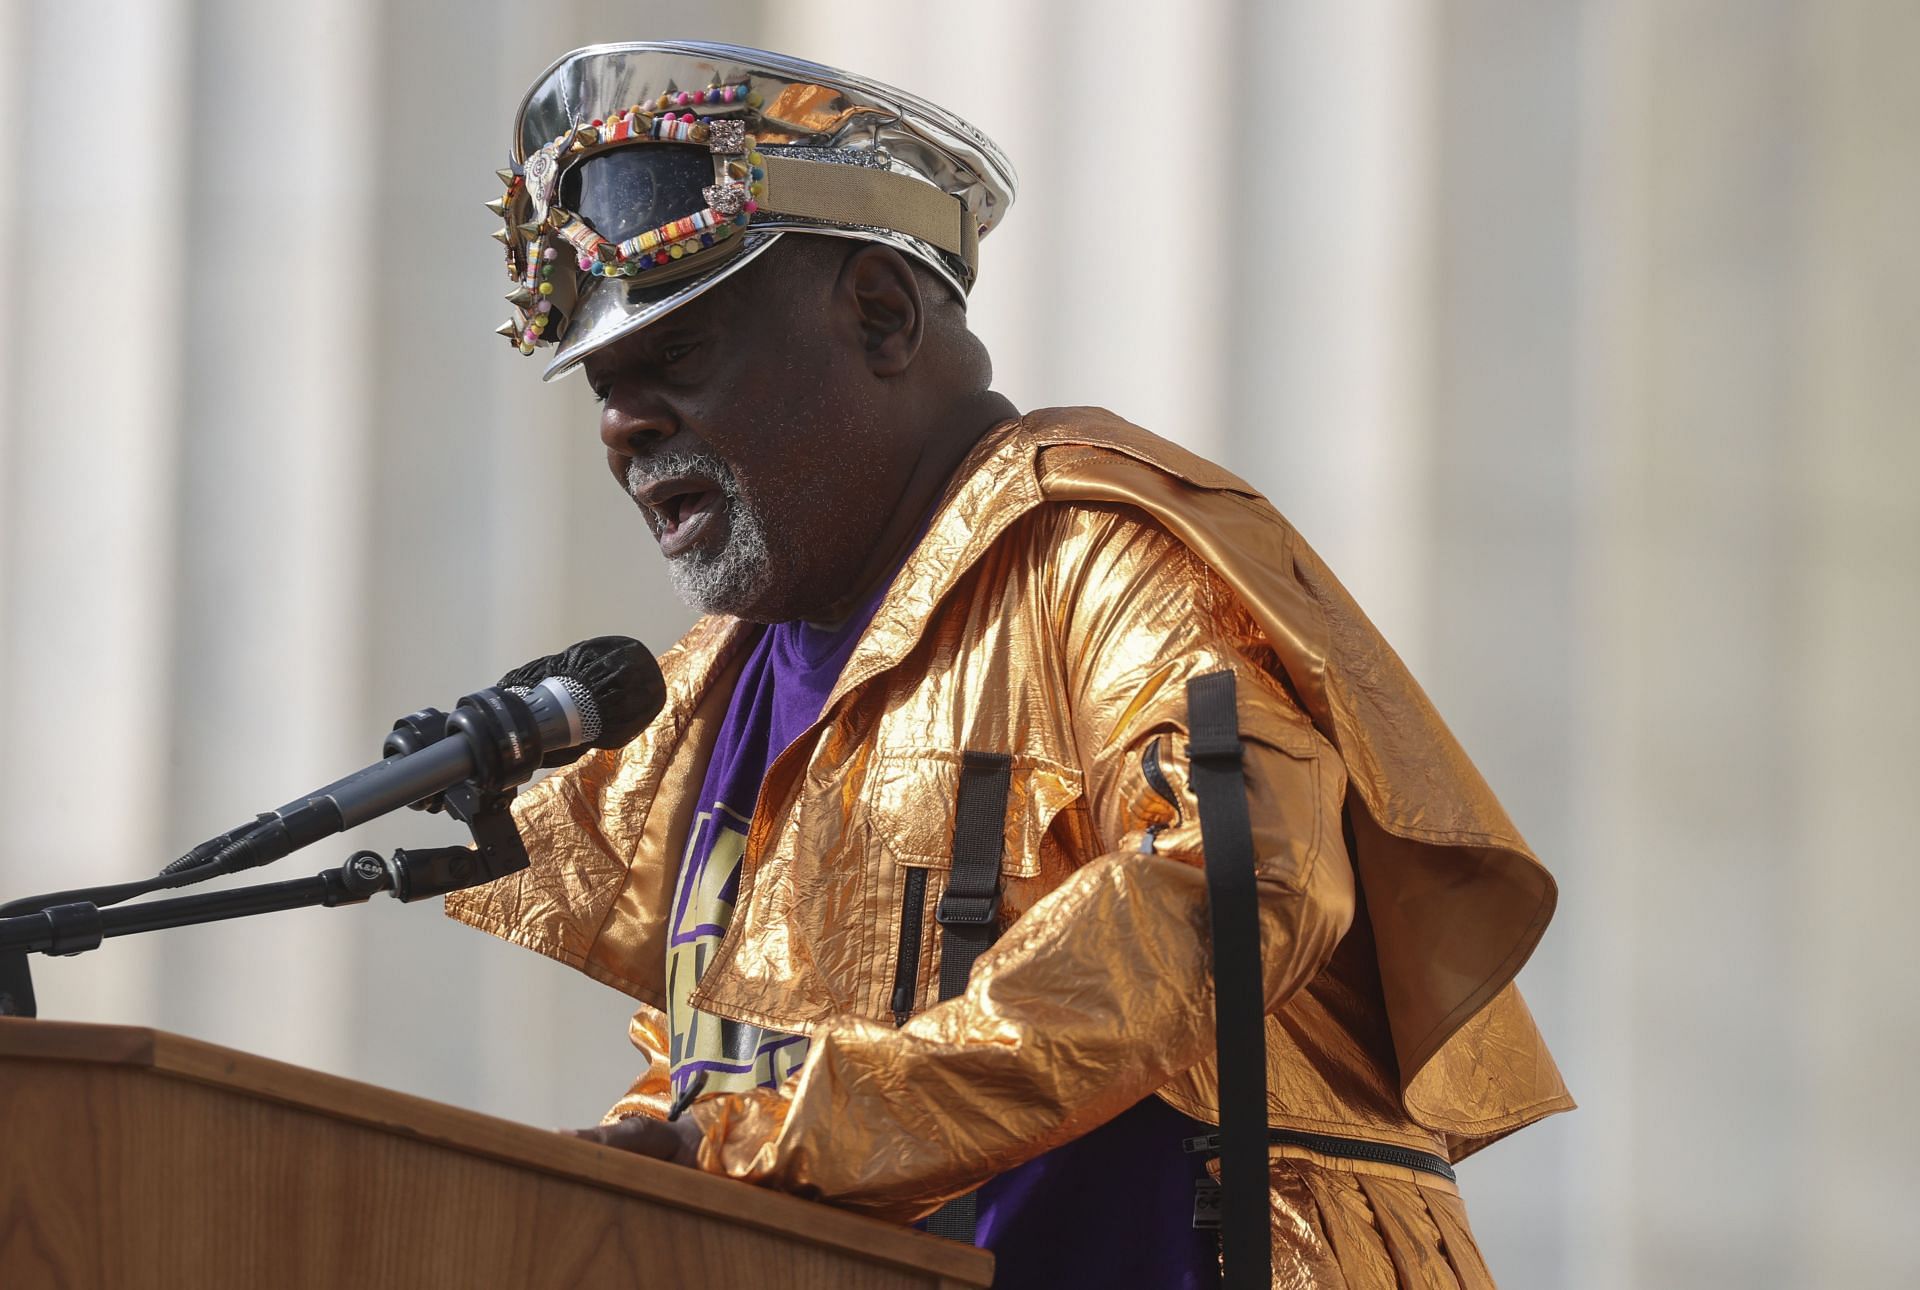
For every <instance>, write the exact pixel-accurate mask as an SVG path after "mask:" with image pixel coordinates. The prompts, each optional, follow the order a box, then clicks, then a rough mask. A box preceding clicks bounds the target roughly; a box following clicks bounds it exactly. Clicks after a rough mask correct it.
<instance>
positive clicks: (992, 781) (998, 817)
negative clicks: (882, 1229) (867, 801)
mask: <svg viewBox="0 0 1920 1290" xmlns="http://www.w3.org/2000/svg"><path fill="white" fill-rule="evenodd" d="M1012 779H1013V759H1012V758H1011V757H1008V756H1007V755H1006V754H1005V753H982V752H969V753H965V754H963V755H962V757H961V762H960V793H959V800H958V801H957V802H956V803H955V804H954V810H953V870H952V872H951V873H950V874H948V876H947V890H946V893H945V894H944V895H942V896H941V897H940V904H939V906H938V908H936V909H935V911H934V915H933V917H934V921H935V922H937V923H939V924H940V997H941V998H942V999H951V998H953V997H954V996H955V995H957V994H959V993H960V992H961V991H963V990H965V989H966V988H967V978H968V977H969V976H970V975H971V974H972V973H973V964H974V960H975V959H978V958H979V957H980V955H981V954H983V953H984V952H985V951H986V948H987V947H988V946H989V945H991V944H993V941H994V937H995V936H996V935H997V926H996V920H997V916H998V913H999V907H1000V858H1001V855H1002V854H1003V853H1004V852H1005V850H1006V837H1007V790H1008V786H1009V784H1010V782H1011V781H1012ZM979 1218H980V1214H979V1202H978V1197H977V1194H976V1193H974V1192H968V1193H967V1194H966V1195H964V1196H956V1197H955V1198H954V1199H952V1200H950V1201H948V1202H947V1203H946V1204H944V1205H942V1206H941V1207H940V1208H939V1209H937V1210H935V1211H934V1213H933V1215H932V1217H930V1218H928V1219H927V1230H928V1231H929V1232H932V1233H933V1234H934V1235H935V1236H944V1237H947V1238H948V1239H949V1240H955V1241H961V1242H963V1243H965V1244H967V1245H972V1244H973V1238H974V1231H975V1228H976V1227H978V1225H979Z"/></svg>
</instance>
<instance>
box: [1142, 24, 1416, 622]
mask: <svg viewBox="0 0 1920 1290" xmlns="http://www.w3.org/2000/svg"><path fill="white" fill-rule="evenodd" d="M1241 14H1242V17H1241V28H1240V30H1239V32H1238V45H1237V52H1236V58H1235V60H1234V61H1233V62H1232V63H1230V64H1228V65H1227V66H1226V67H1225V68H1223V75H1222V79H1225V80H1230V81H1231V85H1230V86H1225V87H1223V90H1224V91H1226V92H1225V93H1223V95H1222V97H1221V98H1219V99H1217V100H1211V102H1216V103H1219V104H1222V105H1227V104H1230V105H1231V112H1230V113H1223V114H1221V115H1220V116H1216V117H1214V118H1213V119H1212V121H1211V125H1212V127H1213V128H1215V129H1221V130H1222V131H1223V133H1228V134H1229V137H1232V138H1234V142H1233V143H1232V145H1231V151H1230V152H1229V154H1228V155H1227V156H1226V157H1224V158H1222V160H1223V161H1224V163H1225V169H1223V170H1222V171H1220V172H1217V173H1218V177H1219V179H1220V181H1222V182H1217V183H1215V184H1213V185H1202V186H1201V188H1200V189H1198V190H1195V191H1192V192H1189V193H1187V194H1184V195H1183V196H1184V198H1185V199H1189V200H1190V199H1192V198H1197V197H1199V196H1200V195H1201V194H1202V193H1203V192H1204V193H1207V195H1208V197H1209V199H1210V208H1211V209H1212V210H1214V211H1215V212H1216V215H1215V218H1214V220H1213V221H1211V222H1210V223H1209V224H1208V225H1207V227H1206V230H1205V231H1204V232H1199V233H1196V235H1195V236H1193V237H1192V238H1191V239H1181V242H1180V244H1179V246H1178V247H1177V249H1170V250H1169V252H1168V253H1167V254H1168V258H1170V259H1173V260H1187V259H1188V258H1189V257H1196V256H1197V255H1198V254H1199V253H1200V252H1201V250H1202V248H1207V251H1208V254H1210V255H1211V256H1213V257H1217V258H1218V259H1219V260H1220V261H1221V269H1220V272H1221V273H1223V274H1224V275H1225V289H1224V290H1223V291H1221V292H1219V293H1218V294H1219V295H1220V296H1222V297H1225V298H1230V299H1232V301H1233V302H1234V303H1233V310H1234V312H1233V320H1234V324H1235V325H1234V327H1233V329H1232V334H1231V335H1229V336H1223V337H1221V340H1222V343H1224V344H1226V345H1227V347H1228V350H1229V352H1231V354H1232V355H1233V359H1234V364H1233V380H1234V390H1233V394H1232V397H1231V399H1230V401H1229V404H1228V409H1227V412H1226V417H1227V423H1228V424H1227V426H1226V429H1225V432H1224V435H1223V437H1222V440H1221V441H1220V445H1219V447H1220V451H1221V453H1222V456H1223V460H1224V461H1225V462H1226V463H1227V464H1228V465H1231V466H1233V467H1234V468H1235V469H1237V470H1239V471H1241V472H1242V473H1243V474H1245V475H1247V476H1248V477H1249V478H1250V480H1251V481H1252V482H1253V483H1254V484H1255V485H1256V486H1257V487H1259V488H1260V489H1261V490H1262V491H1263V492H1265V493H1266V494H1267V495H1268V497H1270V498H1271V499H1273V501H1274V502H1275V503H1276V504H1277V505H1279V507H1280V508H1281V509H1282V510H1283V511H1284V512H1286V514H1287V515H1288V517H1289V518H1290V519H1291V520H1293V522H1294V523H1295V524H1296V525H1297V526H1298V527H1299V528H1300V529H1301V531H1302V532H1303V533H1304V535H1305V536H1306V538H1307V540H1308V541H1309V542H1310V543H1312V544H1313V545H1314V547H1315V548H1316V549H1318V550H1319V551H1320V553H1321V554H1322V555H1323V556H1325V557H1326V559H1327V560H1328V562H1329V563H1330V564H1332V566H1333V567H1334V569H1335V570H1336V571H1337V572H1338V573H1339V575H1340V577H1341V579H1342V580H1343V581H1344V582H1345V583H1346V584H1347V586H1348V587H1349V588H1350V589H1351V590H1352V591H1353V593H1354V594H1355V596H1356V597H1358V598H1359V600H1360V602H1361V603H1362V604H1363V605H1364V606H1365V607H1366V609H1367V612H1368V613H1369V614H1370V615H1371V616H1372V617H1373V618H1374V620H1375V622H1376V623H1378V624H1379V625H1380V627H1381V628H1382V630H1384V631H1385V632H1386V633H1387V635H1388V637H1389V639H1391V640H1392V641H1393V642H1394V643H1395V646H1396V647H1397V648H1398V649H1399V650H1400V651H1401V652H1402V653H1403V654H1406V655H1407V656H1408V657H1409V658H1410V659H1414V660H1417V659H1418V658H1419V656H1420V654H1421V650H1422V635H1423V631H1424V623H1423V621H1422V620H1423V616H1424V615H1423V610H1422V607H1421V606H1422V601H1423V595H1424V593H1423V590H1422V586H1423V582H1424V579H1425V576H1426V570H1425V567H1424V565H1423V562H1422V560H1421V558H1420V552H1421V550H1422V549H1423V537H1424V534H1425V531H1426V525H1427V519H1428V516H1427V496H1426V481H1427V456H1426V442H1427V437H1428V434H1429V432H1430V424H1429V417H1430V413H1429V410H1428V396H1429V384H1430V376H1429V371H1428V367H1429V361H1430V349H1431V343H1432V342H1431V333H1430V331H1429V317H1428V304H1429V299H1428V292H1429V290H1430V289H1431V282H1430V276H1431V259H1432V247H1431V241H1432V229H1431V222H1432V221H1431V214H1432V194H1431V185H1432V165H1433V158H1432V154H1433V146H1434V140H1433V133H1434V127H1433V124H1432V121H1431V104H1432V98H1433V64H1434V52H1433V47H1434V31H1433V25H1434V24H1433V15H1432V13H1431V11H1430V9H1429V7H1428V6H1426V5H1400V4H1392V3H1385V2H1383V0H1364V2H1362V3H1352V4H1338V5H1323V4H1276V5H1265V4H1247V5H1244V6H1242V9H1241ZM1194 66H1195V65H1194V64H1183V63H1176V62H1174V61H1172V60H1168V67H1169V75H1170V76H1173V77H1179V76H1180V75H1181V74H1182V72H1181V71H1180V70H1175V69H1185V74H1186V75H1187V76H1189V77H1190V76H1191V74H1192V68H1193V67H1194ZM1208 102H1209V100H1195V102H1194V106H1195V107H1196V108H1198V107H1202V106H1203V105H1204V104H1206V103H1208ZM1229 177H1230V178H1229ZM1209 189H1211V190H1212V191H1209ZM1173 200H1175V201H1177V200H1181V198H1174V199H1173ZM1167 213H1171V212H1167ZM1124 222H1126V223H1127V224H1128V225H1129V226H1131V227H1135V228H1138V227H1140V226H1141V225H1143V224H1147V223H1150V222H1151V220H1150V218H1148V216H1147V215H1146V213H1145V212H1143V211H1141V210H1140V209H1139V208H1137V207H1136V208H1135V209H1133V210H1131V211H1129V212H1128V213H1127V216H1126V218H1125V221H1124ZM1136 321H1137V324H1141V325H1152V324H1151V319H1150V318H1148V317H1140V318H1138V319H1137V320H1136ZM1155 370H1157V371H1165V370H1167V369H1159V368H1156V369H1155ZM1169 375H1172V376H1174V377H1175V378H1176V379H1177V378H1178V377H1179V376H1180V375H1182V373H1180V372H1179V371H1178V370H1177V369H1174V370H1172V371H1171V372H1169Z"/></svg>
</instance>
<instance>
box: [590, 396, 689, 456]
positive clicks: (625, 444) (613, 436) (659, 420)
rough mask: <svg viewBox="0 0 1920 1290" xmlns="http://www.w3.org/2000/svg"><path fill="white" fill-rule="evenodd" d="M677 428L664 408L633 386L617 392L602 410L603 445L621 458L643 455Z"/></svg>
mask: <svg viewBox="0 0 1920 1290" xmlns="http://www.w3.org/2000/svg"><path fill="white" fill-rule="evenodd" d="M678 429H679V424H678V422H676V421H675V420H674V418H673V415H672V414H671V413H670V412H669V411H668V410H667V409H666V408H665V407H662V406H661V405H660V404H659V403H657V402H656V401H654V400H653V399H651V398H648V397H647V396H646V395H644V394H641V393H639V392H638V391H633V390H632V389H631V387H627V388H622V389H616V390H614V391H613V393H611V394H610V395H608V397H607V402H606V406H605V407H603V408H602V409H601V410H600V442H601V443H604V444H605V445H606V446H607V451H608V452H613V453H618V454H619V455H621V456H622V457H638V456H641V455H643V454H644V453H646V452H647V451H648V450H649V449H651V448H652V447H653V446H654V445H655V444H656V443H658V442H659V441H660V440H662V439H666V438H669V437H671V436H672V435H673V433H674V432H675V431H676V430H678Z"/></svg>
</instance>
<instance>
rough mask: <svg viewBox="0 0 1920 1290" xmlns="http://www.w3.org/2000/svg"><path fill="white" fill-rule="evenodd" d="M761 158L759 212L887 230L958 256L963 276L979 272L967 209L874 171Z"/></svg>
mask: <svg viewBox="0 0 1920 1290" xmlns="http://www.w3.org/2000/svg"><path fill="white" fill-rule="evenodd" d="M763 155H764V164H763V169H765V171H766V180H765V183H766V192H765V195H764V196H763V197H761V198H760V208H761V209H762V210H764V211H766V212H767V213H769V214H773V215H797V216H800V217H802V218H805V219H818V220H826V221H828V222H830V223H834V224H866V225H869V226H871V227H875V228H890V229H892V230H893V231H894V232H896V233H905V234H907V235H908V236H910V237H917V238H919V239H920V240H921V241H923V242H926V243H928V244H929V245H932V246H937V247H939V248H940V249H941V250H942V251H946V252H948V253H949V254H952V255H957V256H959V257H960V258H961V259H962V260H964V261H966V265H967V271H968V272H969V273H977V272H978V271H979V264H980V239H979V237H978V236H977V235H975V236H971V237H970V236H968V234H969V233H970V232H972V228H971V226H970V224H969V223H968V220H967V209H966V207H965V206H964V205H962V204H961V201H960V199H959V198H958V197H955V196H953V195H952V194H951V193H944V192H941V191H940V190H939V189H938V188H935V187H934V186H933V185H932V184H929V183H926V182H925V181H923V180H919V179H914V178H912V177H911V176H909V175H897V174H895V173H893V172H892V171H890V170H882V169H880V168H879V167H877V166H858V165H847V164H843V163H840V162H833V161H802V160H800V159H799V158H797V157H781V156H777V155H775V154H773V153H766V154H763Z"/></svg>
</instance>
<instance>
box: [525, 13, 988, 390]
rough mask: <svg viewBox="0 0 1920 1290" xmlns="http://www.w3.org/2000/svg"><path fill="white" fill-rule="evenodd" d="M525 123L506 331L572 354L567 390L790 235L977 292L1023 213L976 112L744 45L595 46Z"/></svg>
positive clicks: (548, 83)
mask: <svg viewBox="0 0 1920 1290" xmlns="http://www.w3.org/2000/svg"><path fill="white" fill-rule="evenodd" d="M656 86H657V87H658V88H657V89H656V88H655V87H656ZM609 99H612V100H613V101H614V102H616V103H619V102H623V101H624V106H608V105H607V101H608V100H609ZM518 127H519V128H518V130H517V131H516V134H517V136H518V138H517V141H516V145H515V150H514V152H515V156H514V165H513V166H512V167H511V168H510V169H505V170H502V171H501V172H500V176H501V179H502V182H503V183H504V184H505V186H506V191H505V192H504V193H503V194H502V196H501V197H499V198H497V199H496V200H494V201H491V202H489V203H487V205H488V208H489V209H490V210H493V211H494V212H495V213H497V214H499V215H500V216H501V217H502V218H503V220H504V227H503V228H502V229H501V230H500V231H498V232H496V233H495V235H494V236H495V237H496V238H498V239H499V240H500V241H502V242H503V243H504V244H505V246H506V250H507V267H508V272H509V275H510V277H511V279H512V286H511V289H510V290H509V292H508V295H507V298H508V299H509V300H510V301H511V302H512V303H513V304H514V306H515V307H516V310H517V314H516V316H515V317H514V318H511V319H509V320H508V321H507V322H506V323H504V324H502V325H501V327H500V328H499V329H498V330H499V332H500V334H502V335H504V336H506V337H507V338H508V339H509V340H510V341H511V342H512V343H513V344H514V346H515V347H516V348H518V349H519V350H520V351H521V352H522V353H523V354H532V353H534V352H536V351H538V350H540V349H542V348H545V347H553V349H554V350H555V351H556V352H555V354H554V357H553V359H552V361H551V363H550V364H549V366H548V370H547V375H548V376H549V377H552V376H554V375H558V374H559V373H561V372H563V371H566V370H568V369H569V368H571V367H572V366H573V365H574V364H576V363H578V362H579V360H580V359H581V358H584V357H585V356H586V355H587V354H588V353H591V352H592V351H593V350H595V349H598V348H599V347H600V346H602V345H604V344H606V343H608V342H609V341H611V340H613V339H616V338H617V337H619V336H623V335H628V334H630V333H631V332H633V331H636V330H638V329H639V328H641V327H643V326H645V325H647V324H648V323H649V322H652V321H654V320H655V319H657V318H659V317H663V316H664V315H665V314H667V313H669V312H671V311H672V310H673V309H675V308H678V307H679V306H680V305H682V304H684V303H686V301H688V300H690V299H692V298H694V297H695V296H697V295H698V294H700V293H701V292H702V291H705V290H707V289H708V288H710V287H711V286H713V285H714V284H715V283H717V282H718V281H720V280H722V279H723V278H724V277H726V276H727V275H729V274H731V273H733V272H735V271H737V270H738V269H739V268H740V267H742V266H743V265H744V264H745V263H746V262H747V261H749V260H751V259H752V258H754V256H756V255H758V254H759V253H760V252H761V251H764V250H765V249H766V247H767V246H768V245H770V244H771V242H772V240H774V238H776V237H777V236H778V235H780V234H781V233H784V232H788V231H807V232H815V233H828V234H832V235H836V236H843V237H858V238H865V239H869V240H874V241H882V242H887V243H890V244H892V245H894V246H896V247H898V248H899V249H901V250H902V251H905V252H908V253H910V254H913V255H915V256H916V257H918V258H919V259H921V260H923V261H925V262H926V263H928V264H929V265H930V266H931V267H933V268H934V269H935V270H936V271H937V272H939V273H940V275H941V276H943V277H945V278H946V279H947V280H948V281H949V282H951V283H952V284H953V285H954V286H955V288H956V289H958V290H959V291H960V292H961V293H962V294H963V295H964V294H965V293H966V292H967V291H968V289H969V288H970V287H971V286H972V284H973V280H974V278H975V276H976V274H977V272H978V265H979V241H980V238H981V236H983V235H984V234H985V233H986V232H988V231H989V230H990V229H991V228H992V226H993V224H994V223H995V222H997V220H998V218H999V217H1000V215H1001V214H1002V213H1003V212H1004V211H1005V209H1006V208H1007V206H1008V205H1010V204H1011V202H1012V200H1013V190H1014V179H1013V172H1012V168H1011V166H1010V165H1008V164H1007V162H1006V159H1005V158H1004V157H1003V156H1001V155H1000V153H999V150H998V149H997V148H995V147H994V146H993V144H992V143H991V141H989V140H987V139H986V137H985V136H984V135H981V134H980V133H979V132H978V131H977V130H974V129H973V127H971V126H969V125H967V124H966V123H965V122H964V121H961V120H959V119H958V118H957V117H953V116H952V115H951V114H949V113H946V112H944V111H943V110H942V109H939V108H936V107H934V106H932V105H931V104H927V103H924V102H922V101H921V100H918V99H915V98H913V97H912V96H910V95H906V94H903V93H902V92H900V91H897V90H892V89H889V88H888V87H885V86H881V85H878V84H877V83H875V82H870V81H866V80H864V79H862V78H858V77H854V76H851V75H849V74H848V73H844V72H839V71H835V70H834V69H831V68H825V67H820V66H818V65H816V64H811V63H802V62H800V61H799V60H795V59H787V58H784V57H783V56H781V55H777V54H768V53H765V52H763V51H759V50H747V49H739V48H736V47H733V46H725V45H709V44H701V43H693V42H674V43H659V44H644V45H612V46H596V47H592V48H589V49H584V50H577V51H575V52H574V53H572V54H569V55H567V56H566V57H565V58H562V59H561V60H560V61H559V62H558V63H556V64H555V65H554V67H553V68H551V69H549V71H548V72H547V73H546V74H545V76H543V77H542V78H541V80H540V81H538V82H536V83H535V86H534V88H533V90H532V91H530V92H529V94H528V97H527V101H526V103H525V104H524V105H523V106H522V109H521V116H520V121H519V122H518ZM549 127H551V132H550V133H549V132H548V128H549Z"/></svg>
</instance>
